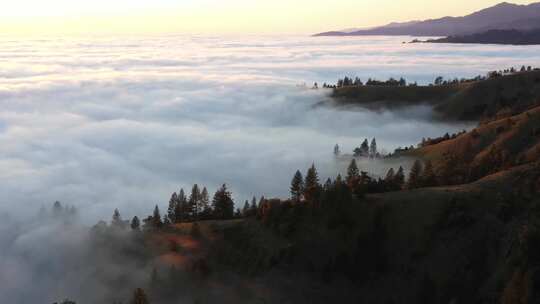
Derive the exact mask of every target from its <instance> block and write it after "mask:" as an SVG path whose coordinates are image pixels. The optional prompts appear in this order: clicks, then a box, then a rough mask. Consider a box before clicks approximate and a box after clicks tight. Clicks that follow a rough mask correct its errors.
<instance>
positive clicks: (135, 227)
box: [130, 216, 141, 231]
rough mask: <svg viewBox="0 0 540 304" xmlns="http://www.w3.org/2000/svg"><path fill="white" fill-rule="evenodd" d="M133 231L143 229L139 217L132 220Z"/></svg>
mask: <svg viewBox="0 0 540 304" xmlns="http://www.w3.org/2000/svg"><path fill="white" fill-rule="evenodd" d="M130 226H131V229H132V230H135V231H139V230H140V229H141V221H140V220H139V218H138V217H137V216H134V217H133V219H132V220H131V225H130Z"/></svg>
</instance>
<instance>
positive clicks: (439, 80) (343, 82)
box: [313, 66, 539, 89]
mask: <svg viewBox="0 0 540 304" xmlns="http://www.w3.org/2000/svg"><path fill="white" fill-rule="evenodd" d="M533 70H535V71H536V70H539V69H538V68H533V67H532V66H527V67H525V66H522V67H521V68H520V69H519V70H518V69H516V68H514V67H512V68H509V69H504V70H499V71H491V72H489V73H487V75H486V76H482V75H478V76H476V77H473V78H460V79H458V78H453V79H444V77H443V76H438V77H436V78H435V80H434V81H433V83H430V84H429V86H441V85H455V84H460V83H469V82H476V81H482V80H486V79H491V78H496V77H501V76H505V75H512V74H516V73H523V72H530V71H533ZM360 86H388V87H405V86H411V87H415V86H418V83H416V82H414V83H412V82H407V80H406V79H405V78H403V77H401V78H399V79H395V78H392V77H390V78H389V79H388V80H384V81H380V80H376V79H372V78H369V79H368V80H367V81H366V82H365V83H364V82H363V81H362V80H361V79H360V78H359V77H349V76H345V77H344V78H340V79H338V81H337V83H336V84H327V83H324V84H323V88H326V89H337V88H343V87H360ZM313 88H314V89H318V88H319V85H318V84H317V83H315V84H314V85H313Z"/></svg>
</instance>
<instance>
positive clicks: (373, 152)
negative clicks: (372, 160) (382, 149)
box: [369, 138, 378, 157]
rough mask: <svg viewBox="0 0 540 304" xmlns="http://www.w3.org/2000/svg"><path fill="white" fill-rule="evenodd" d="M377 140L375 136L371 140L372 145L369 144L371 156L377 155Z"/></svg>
mask: <svg viewBox="0 0 540 304" xmlns="http://www.w3.org/2000/svg"><path fill="white" fill-rule="evenodd" d="M377 153H378V152H377V140H376V139H375V138H373V139H372V140H371V145H370V146H369V155H370V156H371V157H376V156H377Z"/></svg>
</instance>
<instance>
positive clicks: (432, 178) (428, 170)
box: [421, 160, 437, 187]
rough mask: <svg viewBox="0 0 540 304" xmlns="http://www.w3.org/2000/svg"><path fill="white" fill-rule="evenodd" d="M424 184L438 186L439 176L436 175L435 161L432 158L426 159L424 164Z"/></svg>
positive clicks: (425, 185)
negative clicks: (432, 161)
mask: <svg viewBox="0 0 540 304" xmlns="http://www.w3.org/2000/svg"><path fill="white" fill-rule="evenodd" d="M421 180H422V186H424V187H434V186H437V176H436V175H435V170H434V169H433V163H431V161H430V160H428V161H426V164H425V165H424V172H423V173H422V179H421Z"/></svg>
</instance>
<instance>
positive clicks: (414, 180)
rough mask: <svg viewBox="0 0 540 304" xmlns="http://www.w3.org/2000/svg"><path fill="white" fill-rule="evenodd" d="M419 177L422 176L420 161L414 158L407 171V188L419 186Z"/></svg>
mask: <svg viewBox="0 0 540 304" xmlns="http://www.w3.org/2000/svg"><path fill="white" fill-rule="evenodd" d="M421 177H422V163H421V162H420V161H419V160H416V161H415V162H414V164H413V166H412V168H411V172H409V180H408V181H407V188H408V189H416V188H419V187H420V186H421Z"/></svg>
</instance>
